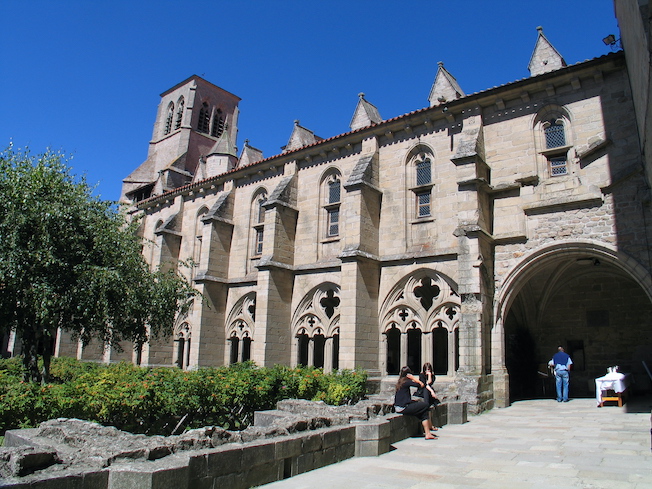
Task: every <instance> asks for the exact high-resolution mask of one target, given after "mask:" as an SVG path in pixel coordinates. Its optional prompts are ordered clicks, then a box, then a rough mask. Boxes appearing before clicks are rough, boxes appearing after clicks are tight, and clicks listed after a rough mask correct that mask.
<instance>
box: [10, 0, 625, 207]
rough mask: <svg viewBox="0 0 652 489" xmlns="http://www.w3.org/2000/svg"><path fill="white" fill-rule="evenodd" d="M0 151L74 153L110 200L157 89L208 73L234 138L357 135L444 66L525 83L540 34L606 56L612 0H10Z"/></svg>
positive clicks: (414, 103)
mask: <svg viewBox="0 0 652 489" xmlns="http://www.w3.org/2000/svg"><path fill="white" fill-rule="evenodd" d="M0 19H2V29H1V31H0V63H1V66H2V68H0V94H1V95H2V116H1V117H0V147H6V146H7V145H8V144H9V143H10V141H13V144H14V146H16V147H19V148H23V147H25V146H29V148H30V150H31V151H32V153H41V152H43V151H44V150H45V149H46V148H48V147H50V148H52V149H55V150H63V151H64V152H65V153H66V154H68V155H71V156H73V160H72V161H71V165H72V166H73V168H74V172H75V173H77V174H85V175H86V177H87V179H88V181H89V182H90V183H92V184H95V183H97V184H98V187H97V193H98V194H100V195H101V197H102V198H105V199H111V200H117V199H118V197H119V196H120V188H121V185H122V179H123V178H124V177H126V176H127V175H128V174H129V173H130V172H131V171H132V170H133V169H134V168H136V166H138V165H139V164H140V163H141V162H143V161H144V160H145V157H146V155H147V148H148V142H149V140H150V138H151V135H152V128H153V124H154V119H155V116H156V110H157V106H158V102H159V94H160V93H162V92H163V91H165V90H166V89H168V88H170V87H172V86H174V85H175V84H177V83H178V82H180V81H182V80H184V79H186V78H187V77H189V76H190V75H193V74H197V75H199V76H202V77H204V78H205V79H207V80H208V81H210V82H212V83H214V84H216V85H218V86H220V87H222V88H224V89H226V90H228V91H230V92H232V93H235V94H236V95H238V96H239V97H241V98H242V102H241V103H240V111H241V112H240V120H239V134H238V141H237V144H238V147H239V148H241V147H242V144H243V141H244V140H245V139H249V140H250V144H251V145H252V146H255V147H257V148H259V149H261V150H262V151H263V153H264V155H265V157H268V156H272V155H274V154H277V153H279V152H280V148H281V146H284V145H285V144H286V143H287V141H288V138H289V136H290V132H291V130H292V125H293V121H294V120H295V119H299V120H300V121H301V125H303V126H305V127H307V128H309V129H311V130H313V131H314V132H315V134H317V135H318V136H321V137H324V138H328V137H331V136H335V135H337V134H341V133H343V132H346V131H348V130H349V128H348V126H349V123H350V121H351V117H352V115H353V110H354V109H355V106H356V103H357V100H358V96H357V94H358V93H359V92H364V93H365V94H366V98H367V100H369V101H370V102H371V103H373V104H374V105H376V107H378V110H379V111H380V115H381V117H383V119H389V118H392V117H396V116H399V115H401V114H404V113H407V112H410V111H413V110H417V109H420V108H423V107H426V106H427V105H428V100H427V98H428V93H429V91H430V86H431V84H432V82H433V79H434V76H435V73H436V71H437V62H438V61H443V62H444V64H445V66H446V68H447V69H448V70H449V71H450V72H451V73H452V74H453V76H455V77H456V78H457V81H458V82H459V84H460V86H461V87H462V89H463V90H464V91H465V92H466V93H467V94H470V93H474V92H478V91H481V90H485V89H488V88H491V87H493V86H497V85H502V84H505V83H509V82H512V81H515V80H518V79H521V78H524V77H527V76H528V71H527V64H528V61H529V59H530V55H531V54H532V50H533V47H534V43H535V41H536V36H537V31H536V27H537V26H539V25H541V26H543V28H544V34H545V35H546V37H547V38H548V39H549V40H550V41H551V42H552V44H553V45H554V46H555V47H556V48H557V50H558V51H559V52H560V53H561V54H562V56H564V58H565V59H566V62H567V63H568V64H573V63H577V62H579V61H583V60H585V59H591V58H594V57H597V56H601V55H603V54H606V53H608V52H610V49H609V48H608V47H607V46H605V45H604V44H603V42H602V38H603V37H605V36H607V35H608V34H612V33H613V34H615V35H616V36H618V37H619V31H618V28H617V24H616V20H615V16H614V10H613V3H612V0H547V1H546V2H534V1H527V0H497V1H493V2H492V1H487V0H448V1H443V0H413V1H403V2H401V1H396V0H392V1H387V0H375V1H373V2H372V1H362V0H321V1H313V0H302V1H295V0H282V1H281V0H278V1H236V0H231V1H223V0H212V1H192V0H187V1H181V0H176V1H171V0H157V1H146V0H130V1H124V0H112V1H100V0H76V1H73V0H57V1H54V0H40V1H32V0H0Z"/></svg>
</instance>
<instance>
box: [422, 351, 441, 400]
mask: <svg viewBox="0 0 652 489" xmlns="http://www.w3.org/2000/svg"><path fill="white" fill-rule="evenodd" d="M419 380H420V381H421V382H423V384H424V387H423V388H421V389H419V391H420V392H417V396H419V397H423V400H424V401H426V402H427V403H428V404H429V405H430V406H436V405H437V404H440V402H439V399H437V395H436V394H435V389H434V388H433V384H434V383H435V374H433V373H432V365H431V364H430V363H427V362H426V363H424V364H423V369H422V370H421V373H420V374H419Z"/></svg>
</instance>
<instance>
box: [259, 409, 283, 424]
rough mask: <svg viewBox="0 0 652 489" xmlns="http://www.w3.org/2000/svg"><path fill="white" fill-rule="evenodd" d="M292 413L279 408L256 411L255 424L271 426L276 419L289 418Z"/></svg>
mask: <svg viewBox="0 0 652 489" xmlns="http://www.w3.org/2000/svg"><path fill="white" fill-rule="evenodd" d="M289 416H290V415H289V414H288V413H287V412H284V411H279V410H277V409H270V410H267V411H255V412H254V426H269V425H271V424H272V423H274V422H275V421H278V420H284V419H287V418H288V417H289Z"/></svg>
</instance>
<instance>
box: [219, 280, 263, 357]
mask: <svg viewBox="0 0 652 489" xmlns="http://www.w3.org/2000/svg"><path fill="white" fill-rule="evenodd" d="M255 310H256V294H255V293H254V292H250V293H248V294H245V295H244V296H243V297H241V298H240V299H239V300H238V301H237V302H236V304H235V305H234V306H233V309H231V312H230V313H229V317H228V319H227V321H226V323H227V324H228V325H229V327H228V328H227V330H226V338H227V347H228V349H227V350H226V357H225V361H226V362H229V363H239V362H246V361H247V360H251V346H252V343H253V336H254V334H253V333H254V322H255V319H254V317H255Z"/></svg>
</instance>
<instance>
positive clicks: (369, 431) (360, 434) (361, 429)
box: [355, 420, 391, 440]
mask: <svg viewBox="0 0 652 489" xmlns="http://www.w3.org/2000/svg"><path fill="white" fill-rule="evenodd" d="M390 435H391V424H390V422H389V421H386V420H373V421H368V422H364V423H357V424H356V425H355V437H356V440H379V439H382V438H389V437H390Z"/></svg>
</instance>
